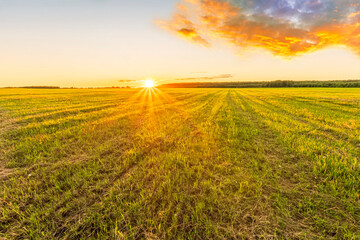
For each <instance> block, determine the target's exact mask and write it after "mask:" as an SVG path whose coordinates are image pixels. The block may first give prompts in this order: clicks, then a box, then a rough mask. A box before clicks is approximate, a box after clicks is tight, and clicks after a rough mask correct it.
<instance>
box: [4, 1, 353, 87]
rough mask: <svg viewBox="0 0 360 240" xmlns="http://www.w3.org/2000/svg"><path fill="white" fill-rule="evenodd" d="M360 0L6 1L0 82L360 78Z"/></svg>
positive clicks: (103, 83) (123, 83) (61, 83)
mask: <svg viewBox="0 0 360 240" xmlns="http://www.w3.org/2000/svg"><path fill="white" fill-rule="evenodd" d="M359 46H360V1H359V0H356V1H355V0H332V1H330V0H186V1H181V0H51V1H49V0H0V87H7V86H35V85H46V86H49V85H51V86H61V87H111V86H127V85H129V86H142V84H143V81H142V80H144V79H148V78H152V79H154V81H155V82H156V84H162V83H171V82H201V81H271V80H336V79H360V47H359Z"/></svg>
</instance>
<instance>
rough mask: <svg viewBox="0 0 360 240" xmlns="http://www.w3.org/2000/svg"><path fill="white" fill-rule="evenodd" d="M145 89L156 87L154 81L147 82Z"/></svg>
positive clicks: (148, 80)
mask: <svg viewBox="0 0 360 240" xmlns="http://www.w3.org/2000/svg"><path fill="white" fill-rule="evenodd" d="M145 87H147V88H152V87H154V81H153V80H152V79H147V80H145Z"/></svg>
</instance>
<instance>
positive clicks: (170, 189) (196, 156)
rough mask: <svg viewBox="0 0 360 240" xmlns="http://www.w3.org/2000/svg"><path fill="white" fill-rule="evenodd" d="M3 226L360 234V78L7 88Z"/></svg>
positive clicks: (46, 235) (129, 235)
mask: <svg viewBox="0 0 360 240" xmlns="http://www.w3.org/2000/svg"><path fill="white" fill-rule="evenodd" d="M0 127H1V128H0V138H1V142H0V144H1V145H0V147H1V152H0V159H1V160H0V212H1V213H0V238H4V239H7V238H8V239H360V199H359V191H360V163H359V158H360V89H305V88H304V89H295V88H292V89H126V90H125V89H124V90H122V89H96V90H95V89H93V90H91V89H82V90H76V89H68V90H60V89H59V90H36V89H27V90H26V89H0Z"/></svg>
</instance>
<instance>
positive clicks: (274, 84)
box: [158, 80, 360, 88]
mask: <svg viewBox="0 0 360 240" xmlns="http://www.w3.org/2000/svg"><path fill="white" fill-rule="evenodd" d="M158 87H160V88H288V87H333V88H358V87H360V80H341V81H340V80H336V81H283V80H278V81H271V82H196V83H170V84H163V85H160V86H158Z"/></svg>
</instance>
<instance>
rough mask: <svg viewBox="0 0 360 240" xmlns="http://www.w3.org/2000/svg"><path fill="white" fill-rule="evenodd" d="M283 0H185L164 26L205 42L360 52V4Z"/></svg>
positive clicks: (289, 53)
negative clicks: (340, 5)
mask: <svg viewBox="0 0 360 240" xmlns="http://www.w3.org/2000/svg"><path fill="white" fill-rule="evenodd" d="M279 2H281V1H246V0H241V1H240V0H238V1H236V0H232V1H224V0H187V1H186V2H184V3H183V4H181V5H179V7H178V8H177V12H176V13H175V14H174V16H173V18H172V19H171V20H170V21H163V22H161V26H162V27H163V28H166V29H168V30H170V31H172V32H175V33H176V34H178V35H180V36H182V37H184V38H185V39H188V40H190V41H191V42H194V43H199V44H201V45H203V46H209V45H210V41H211V40H215V39H222V40H225V41H227V42H229V43H231V44H233V45H235V46H236V47H239V48H249V47H255V48H263V49H266V50H268V51H270V52H271V53H273V54H274V55H279V56H283V57H293V56H298V55H302V54H305V53H309V52H314V51H316V50H319V49H322V48H325V47H328V46H331V45H344V46H347V47H349V48H350V49H352V50H354V51H355V52H356V53H357V54H360V11H355V10H357V8H358V5H356V6H354V5H353V3H351V4H350V5H349V6H344V9H338V8H336V9H333V10H331V8H330V6H332V5H331V1H328V2H327V4H328V5H324V4H326V1H318V0H299V1H298V2H297V5H294V4H293V5H294V6H293V5H291V4H290V1H289V2H285V3H287V5H284V6H279V4H278V3H279ZM236 3H237V4H236ZM274 3H277V4H274ZM256 4H257V5H256ZM325 7H326V8H325ZM323 9H330V10H326V11H327V12H325V10H323ZM349 9H350V10H349ZM335 10H336V11H335ZM321 11H324V12H321ZM349 11H350V13H349V14H347V15H345V16H347V17H342V16H344V12H349Z"/></svg>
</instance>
